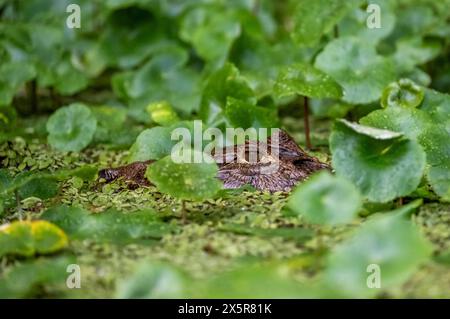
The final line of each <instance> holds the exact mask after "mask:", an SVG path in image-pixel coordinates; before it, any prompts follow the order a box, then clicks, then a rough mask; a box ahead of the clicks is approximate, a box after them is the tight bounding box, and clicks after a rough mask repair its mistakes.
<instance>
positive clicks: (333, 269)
mask: <svg viewBox="0 0 450 319" xmlns="http://www.w3.org/2000/svg"><path fill="white" fill-rule="evenodd" d="M430 254H431V245H430V244H429V243H428V242H427V241H426V240H425V239H424V238H423V237H422V236H421V234H420V233H419V231H418V230H417V229H416V227H415V226H414V225H413V224H411V222H410V221H408V220H405V219H404V217H403V216H402V215H390V216H376V217H375V218H374V219H372V220H370V221H369V222H367V223H365V224H364V225H363V226H362V227H360V228H359V229H358V230H357V231H356V233H355V234H354V235H353V236H352V237H351V238H349V239H347V240H346V241H344V242H343V243H342V244H340V245H339V246H338V247H336V249H335V250H334V251H333V253H332V254H331V256H330V257H329V266H328V268H327V269H326V271H325V277H324V281H325V282H326V284H327V286H328V287H329V289H333V290H335V291H337V292H338V293H339V295H340V296H341V297H358V298H361V297H368V296H373V295H375V294H376V293H377V292H379V290H378V289H373V288H372V289H371V288H369V286H368V283H370V282H371V280H370V279H371V278H370V276H371V274H372V275H374V270H373V268H371V267H370V265H373V266H372V267H379V268H377V269H378V270H379V271H380V272H379V275H380V288H381V289H383V290H384V289H388V288H391V287H395V286H398V285H400V284H402V283H403V282H404V281H405V280H407V279H408V278H409V277H410V276H411V274H412V273H413V272H414V271H415V270H416V269H417V268H418V266H419V265H420V264H421V263H423V262H424V261H426V260H427V259H428V257H429V256H430Z"/></svg>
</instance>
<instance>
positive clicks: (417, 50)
mask: <svg viewBox="0 0 450 319" xmlns="http://www.w3.org/2000/svg"><path fill="white" fill-rule="evenodd" d="M396 46H397V50H396V52H395V54H394V61H395V65H396V67H397V69H398V70H399V71H411V70H412V69H414V67H415V66H417V65H422V64H425V63H427V62H429V61H431V60H433V59H434V58H436V57H437V56H438V55H439V53H440V52H441V49H442V48H441V44H440V43H439V42H438V41H436V40H424V39H423V38H421V37H417V36H415V37H413V38H406V39H400V40H398V41H397V43H396Z"/></svg>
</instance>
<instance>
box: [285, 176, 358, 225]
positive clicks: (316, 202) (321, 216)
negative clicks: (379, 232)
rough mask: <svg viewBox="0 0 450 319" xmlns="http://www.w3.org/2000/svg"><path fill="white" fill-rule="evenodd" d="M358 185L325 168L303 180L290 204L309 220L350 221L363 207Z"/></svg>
mask: <svg viewBox="0 0 450 319" xmlns="http://www.w3.org/2000/svg"><path fill="white" fill-rule="evenodd" d="M361 205H362V201H361V195H360V194H359V191H358V189H357V188H356V187H355V186H354V185H353V184H352V183H351V182H350V181H348V180H347V179H345V178H343V177H341V176H333V175H331V174H330V173H328V172H321V173H319V174H317V175H315V176H313V177H311V178H310V179H309V180H308V181H306V182H305V183H303V184H301V185H300V186H299V187H298V188H297V189H296V190H295V191H294V193H293V194H292V195H291V197H290V199H289V202H288V206H289V208H290V209H292V210H293V211H294V212H296V213H298V214H299V215H302V216H303V217H304V218H305V220H306V221H308V222H310V223H317V224H330V225H335V224H342V223H347V222H350V221H351V220H352V219H353V218H354V217H355V216H356V214H357V213H358V211H359V209H360V208H361Z"/></svg>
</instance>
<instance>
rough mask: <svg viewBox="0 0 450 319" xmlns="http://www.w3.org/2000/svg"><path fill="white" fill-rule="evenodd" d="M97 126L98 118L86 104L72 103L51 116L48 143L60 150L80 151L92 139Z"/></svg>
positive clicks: (48, 127)
mask: <svg viewBox="0 0 450 319" xmlns="http://www.w3.org/2000/svg"><path fill="white" fill-rule="evenodd" d="M96 128H97V120H96V118H95V116H94V115H93V114H92V112H91V110H90V109H89V108H88V107H87V106H86V105H84V104H81V103H75V104H71V105H69V106H65V107H62V108H60V109H59V110H57V111H56V112H55V113H54V114H53V115H52V116H50V118H49V120H48V122H47V132H48V133H49V135H48V143H49V144H50V145H51V146H52V147H54V148H55V149H57V150H60V151H66V152H68V151H73V152H79V151H81V150H82V149H84V148H85V147H87V146H88V145H89V143H90V142H91V141H92V138H93V137H94V133H95V130H96Z"/></svg>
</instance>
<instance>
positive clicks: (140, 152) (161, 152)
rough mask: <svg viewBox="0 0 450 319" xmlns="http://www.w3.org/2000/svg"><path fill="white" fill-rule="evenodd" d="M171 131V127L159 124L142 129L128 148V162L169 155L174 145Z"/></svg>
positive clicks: (155, 158)
mask: <svg viewBox="0 0 450 319" xmlns="http://www.w3.org/2000/svg"><path fill="white" fill-rule="evenodd" d="M171 133H172V128H170V127H159V126H158V127H154V128H151V129H147V130H145V131H143V132H142V133H141V134H139V136H138V138H137V139H136V142H135V143H134V144H133V146H131V148H130V155H129V158H128V162H129V163H132V162H138V161H147V160H152V159H153V160H157V159H160V158H163V157H164V156H167V155H169V154H170V152H171V151H172V148H173V146H174V145H175V141H172V139H171Z"/></svg>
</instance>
